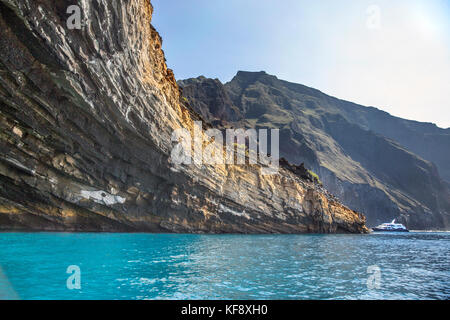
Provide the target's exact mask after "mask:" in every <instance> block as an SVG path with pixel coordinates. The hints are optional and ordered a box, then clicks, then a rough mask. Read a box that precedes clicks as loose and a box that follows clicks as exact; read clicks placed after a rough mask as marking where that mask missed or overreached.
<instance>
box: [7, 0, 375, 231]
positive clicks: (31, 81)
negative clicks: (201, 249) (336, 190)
mask: <svg viewBox="0 0 450 320" xmlns="http://www.w3.org/2000/svg"><path fill="white" fill-rule="evenodd" d="M71 4H73V1H50V0H48V1H45V0H40V1H25V0H0V124H1V131H0V150H1V154H0V228H2V229H34V230H82V231H154V232H167V231H170V232H249V233H266V232H282V233H294V232H366V231H367V229H366V227H365V225H364V223H365V218H364V216H363V215H362V214H359V213H357V212H354V211H352V210H350V209H348V208H347V207H345V206H343V205H342V204H340V203H339V202H338V201H336V200H335V199H332V198H330V197H328V195H327V193H325V192H324V191H323V190H322V189H321V188H320V186H318V185H316V184H314V183H311V182H308V181H305V180H303V179H301V178H300V177H299V176H297V175H296V174H295V173H293V172H291V171H289V170H286V169H281V170H280V171H279V174H274V175H263V174H262V173H261V167H260V166H258V165H242V166H237V165H216V166H211V165H203V166H196V165H176V164H174V163H172V161H171V160H170V152H171V150H172V147H173V143H172V141H171V135H172V132H173V131H174V130H175V129H178V128H187V129H189V130H192V129H193V121H194V120H196V119H199V116H198V114H196V113H195V112H193V111H192V109H191V108H190V106H189V105H188V104H186V103H185V102H184V99H183V98H182V97H181V96H180V93H179V88H178V86H177V84H176V82H175V79H174V77H173V73H172V72H171V70H169V69H167V67H166V64H165V59H164V54H163V52H162V50H161V38H160V37H159V35H158V33H157V32H156V31H155V30H154V29H153V27H152V26H151V24H150V20H151V15H152V7H151V5H150V2H148V1H145V0H127V1H125V0H123V1H120V0H117V1H103V0H102V1H93V2H91V1H82V2H81V4H82V5H81V13H82V28H81V29H73V30H69V29H67V27H66V20H67V18H68V16H69V15H68V14H66V9H67V7H68V6H69V5H71ZM216 84H217V83H216ZM213 91H214V90H213V89H210V88H209V87H206V88H205V89H204V91H203V92H202V93H201V95H200V97H202V99H203V98H205V97H206V98H207V100H208V101H210V102H211V101H212V102H214V101H222V102H223V103H225V104H227V103H229V101H227V100H226V99H225V98H226V97H225V96H223V94H222V93H220V92H219V93H218V94H217V95H214V94H212V92H213ZM210 110H211V112H210V113H211V114H212V115H217V116H222V115H223V112H224V110H225V109H220V108H219V109H214V108H212V109H210ZM226 110H228V108H227V109H226ZM227 112H228V111H227ZM206 115H208V114H206ZM236 115H238V111H236ZM208 116H209V115H208ZM228 119H229V120H233V119H235V118H234V115H233V114H230V117H229V118H228Z"/></svg>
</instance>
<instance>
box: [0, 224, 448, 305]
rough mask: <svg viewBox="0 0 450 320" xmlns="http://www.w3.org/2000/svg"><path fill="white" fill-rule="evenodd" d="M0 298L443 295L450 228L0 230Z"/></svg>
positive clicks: (419, 297) (382, 296)
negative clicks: (348, 231) (361, 231)
mask: <svg viewBox="0 0 450 320" xmlns="http://www.w3.org/2000/svg"><path fill="white" fill-rule="evenodd" d="M67 271H69V273H67ZM78 271H79V273H78ZM78 280H79V281H78ZM77 281H78V282H77ZM78 287H79V289H77V288H78ZM0 298H15V299H450V233H419V232H417V233H416V232H411V233H396V234H393V233H391V234H389V233H385V234H383V233H379V234H369V235H180V234H121V233H0Z"/></svg>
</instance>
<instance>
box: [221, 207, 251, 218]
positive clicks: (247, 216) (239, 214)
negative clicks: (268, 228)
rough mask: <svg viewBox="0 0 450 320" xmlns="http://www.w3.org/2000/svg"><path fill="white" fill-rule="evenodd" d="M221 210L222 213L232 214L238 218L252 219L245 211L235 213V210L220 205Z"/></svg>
mask: <svg viewBox="0 0 450 320" xmlns="http://www.w3.org/2000/svg"><path fill="white" fill-rule="evenodd" d="M219 210H220V211H222V212H228V213H231V214H233V215H235V216H238V217H244V218H247V219H250V216H249V215H248V214H247V213H246V212H245V210H244V211H242V212H238V211H234V210H233V209H230V208H228V207H226V206H224V205H223V204H219Z"/></svg>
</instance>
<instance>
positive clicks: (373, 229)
mask: <svg viewBox="0 0 450 320" xmlns="http://www.w3.org/2000/svg"><path fill="white" fill-rule="evenodd" d="M372 231H375V232H409V230H408V229H404V230H401V229H400V230H388V229H380V228H372Z"/></svg>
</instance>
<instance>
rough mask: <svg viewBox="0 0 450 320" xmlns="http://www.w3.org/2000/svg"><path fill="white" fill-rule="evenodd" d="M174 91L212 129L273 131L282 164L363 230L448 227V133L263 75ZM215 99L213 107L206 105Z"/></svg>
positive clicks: (195, 82)
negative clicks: (307, 176)
mask: <svg viewBox="0 0 450 320" xmlns="http://www.w3.org/2000/svg"><path fill="white" fill-rule="evenodd" d="M179 84H180V86H181V87H182V88H183V96H185V97H186V98H187V99H188V100H189V101H190V103H191V105H192V106H193V107H194V109H195V110H197V111H198V112H200V113H202V114H204V115H205V116H207V117H208V120H209V121H211V122H215V123H221V124H222V125H223V126H225V127H226V126H229V125H230V126H236V125H244V126H246V127H251V128H264V127H269V128H280V130H281V132H280V144H281V145H280V148H281V150H280V154H281V156H283V157H285V158H286V159H288V160H289V161H290V162H291V163H294V164H300V163H302V162H304V163H305V164H306V166H307V167H309V168H312V169H313V170H314V171H315V172H317V173H318V174H319V176H320V179H321V180H322V182H323V183H324V185H325V187H326V188H327V189H328V190H330V191H331V192H332V193H334V194H335V195H337V196H338V198H340V199H341V200H342V201H343V202H344V203H345V204H346V205H348V206H349V207H350V208H353V209H355V210H359V211H362V212H364V213H365V214H366V216H367V219H368V224H369V225H371V226H373V225H376V224H378V223H381V222H386V221H388V220H392V219H393V218H397V219H398V221H400V222H402V223H404V224H406V225H407V226H408V227H410V228H414V229H428V228H439V229H445V228H448V227H449V222H450V219H449V217H450V192H449V188H448V185H447V183H446V182H445V181H444V180H443V179H441V177H440V176H439V172H440V171H441V170H442V171H443V172H444V173H445V172H446V170H447V169H448V165H449V163H450V157H449V156H448V152H449V150H450V148H449V146H450V143H449V140H448V139H449V137H450V134H449V132H448V130H444V129H439V128H437V127H436V126H433V125H431V124H422V123H418V122H414V121H407V120H403V119H399V118H395V117H392V116H390V115H389V114H387V113H385V112H382V111H380V110H377V109H375V108H367V107H363V106H359V105H356V104H353V103H350V102H346V101H342V100H339V99H336V98H333V97H330V96H327V95H326V94H324V93H322V92H320V91H318V90H316V89H312V88H308V87H306V86H303V85H300V84H295V83H290V82H287V81H283V80H279V79H277V78H276V77H275V76H272V75H268V74H266V73H265V72H242V71H240V72H238V73H237V75H236V76H235V77H234V78H233V79H232V80H231V81H230V82H228V83H226V84H220V82H219V81H218V80H217V79H216V80H213V79H207V78H204V77H199V78H196V79H187V80H182V81H179ZM217 92H220V99H211V97H216V96H217ZM205 97H210V98H209V99H205ZM230 101H231V102H230ZM222 102H224V104H223V106H220V104H221V103H222ZM225 102H226V103H225ZM205 108H207V109H208V110H207V111H205V110H204V109H205ZM224 109H230V110H232V114H231V115H228V114H226V113H225V112H224V111H223V110H224ZM216 110H220V112H217V111H216ZM239 113H240V115H241V116H240V117H239V116H238V115H239ZM431 149H432V150H431ZM415 151H417V153H418V154H420V155H422V157H421V156H419V155H417V154H416V153H415ZM425 159H427V160H425ZM432 161H436V162H437V163H439V164H440V165H441V166H440V167H439V169H437V167H436V165H435V164H434V163H433V162H432ZM438 171H439V172H438Z"/></svg>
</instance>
